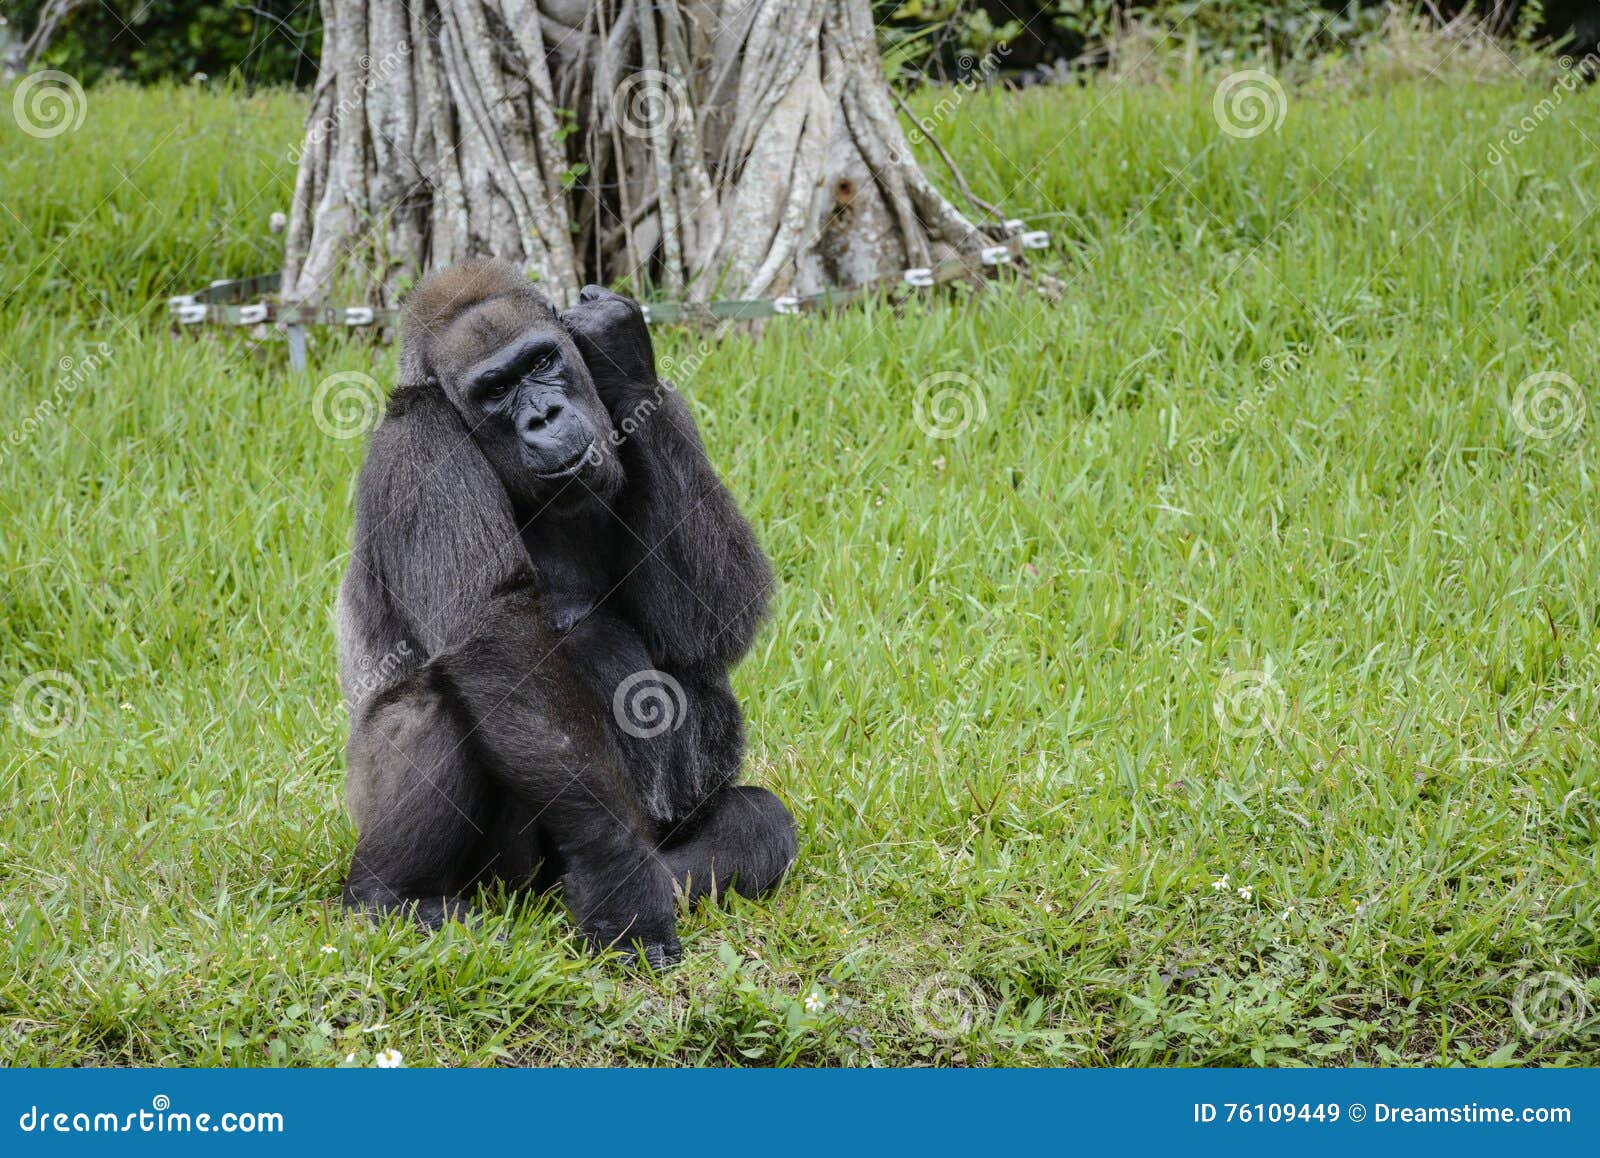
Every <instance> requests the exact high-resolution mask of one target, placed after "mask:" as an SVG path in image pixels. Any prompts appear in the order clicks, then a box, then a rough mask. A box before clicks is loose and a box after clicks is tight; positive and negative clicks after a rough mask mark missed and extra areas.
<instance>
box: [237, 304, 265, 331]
mask: <svg viewBox="0 0 1600 1158" xmlns="http://www.w3.org/2000/svg"><path fill="white" fill-rule="evenodd" d="M266 320H267V303H266V302H258V303H256V304H255V305H253V306H240V307H239V324H240V325H241V326H253V325H255V324H256V323H257V322H264V321H266Z"/></svg>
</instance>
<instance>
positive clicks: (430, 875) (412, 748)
mask: <svg viewBox="0 0 1600 1158" xmlns="http://www.w3.org/2000/svg"><path fill="white" fill-rule="evenodd" d="M427 683H428V677H427V673H426V672H422V673H418V675H416V676H414V677H412V678H411V679H409V680H407V681H406V682H404V683H403V684H401V685H399V686H398V687H396V688H394V689H392V690H390V691H388V692H385V693H383V694H382V695H380V696H379V697H377V698H376V699H375V700H374V701H373V702H372V703H371V704H370V705H368V707H367V709H366V710H365V711H364V713H363V715H362V718H361V719H360V720H359V721H357V722H356V724H355V725H354V726H353V727H352V730H351V736H350V767H351V769H352V771H353V772H354V773H355V774H353V775H352V776H351V777H350V778H349V785H350V812H351V815H352V816H353V817H354V818H355V821H356V827H357V829H358V830H359V832H360V834H361V835H360V839H359V840H358V841H357V842H356V852H355V858H354V860H353V861H352V862H351V865H350V876H349V878H348V880H347V881H346V883H345V887H344V904H345V906H346V907H347V908H350V909H354V910H358V911H362V912H366V913H368V914H371V915H373V916H382V915H384V914H386V913H404V914H405V915H408V916H412V917H415V918H416V919H417V920H418V921H420V922H422V923H423V924H425V925H427V926H429V927H430V928H435V929H436V928H438V927H439V926H440V925H442V924H443V923H444V922H445V921H447V920H451V919H462V918H464V917H466V916H467V915H468V909H467V906H466V905H465V904H464V903H463V902H461V901H460V900H458V899H457V897H456V894H457V891H458V890H459V889H460V887H461V886H462V884H464V883H465V877H466V876H467V875H470V871H471V866H469V865H468V864H467V863H466V861H467V858H468V854H469V852H470V850H471V848H472V846H473V845H474V843H475V842H476V840H477V838H478V837H479V836H480V835H481V833H482V831H483V823H484V815H483V814H484V808H483V805H484V787H485V786H484V783H483V780H482V778H481V774H480V773H479V771H478V769H477V768H475V767H474V766H473V764H472V761H471V755H470V749H469V747H468V746H467V745H466V744H465V743H464V742H463V740H464V737H463V736H462V729H461V728H460V726H459V724H458V723H457V721H456V719H455V718H454V714H453V713H452V712H451V711H450V710H449V705H448V704H447V703H446V702H445V701H444V700H443V699H442V698H441V697H440V696H439V694H438V693H437V692H436V691H434V690H432V689H430V688H429V687H428V686H427Z"/></svg>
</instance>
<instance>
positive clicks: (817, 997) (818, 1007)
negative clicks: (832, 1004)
mask: <svg viewBox="0 0 1600 1158" xmlns="http://www.w3.org/2000/svg"><path fill="white" fill-rule="evenodd" d="M827 1005H828V999H827V998H825V997H823V996H822V994H821V993H820V992H819V991H818V990H815V989H813V990H812V991H811V992H810V993H808V994H806V1012H807V1013H821V1012H822V1011H823V1010H824V1009H825V1008H827Z"/></svg>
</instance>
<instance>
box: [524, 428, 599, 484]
mask: <svg viewBox="0 0 1600 1158" xmlns="http://www.w3.org/2000/svg"><path fill="white" fill-rule="evenodd" d="M592 453H594V439H592V438H591V439H590V440H589V441H588V442H587V443H585V444H584V447H583V449H582V450H580V451H578V453H577V454H575V455H573V456H572V458H571V459H570V460H569V461H568V462H567V463H566V465H564V466H559V467H557V468H556V469H555V470H548V471H547V470H536V471H534V472H533V473H534V474H535V475H537V476H538V477H539V478H542V479H563V478H571V477H572V476H573V475H575V474H577V473H578V471H579V470H581V469H582V467H583V464H584V463H585V462H587V461H588V460H589V455H591V454H592Z"/></svg>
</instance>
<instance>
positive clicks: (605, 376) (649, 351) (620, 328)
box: [561, 285, 656, 407]
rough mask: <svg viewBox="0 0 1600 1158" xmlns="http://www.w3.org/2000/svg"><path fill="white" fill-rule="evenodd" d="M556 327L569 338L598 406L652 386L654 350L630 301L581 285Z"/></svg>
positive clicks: (601, 288) (641, 316)
mask: <svg viewBox="0 0 1600 1158" xmlns="http://www.w3.org/2000/svg"><path fill="white" fill-rule="evenodd" d="M561 324H562V325H563V326H564V327H566V330H567V332H568V333H569V334H571V335H572V340H573V342H575V343H576V344H577V347H578V353H579V354H581V355H583V360H584V362H585V363H586V364H587V365H588V367H589V375H590V377H592V378H593V379H594V385H595V389H596V390H598V391H599V393H600V400H601V401H602V402H604V403H605V404H606V405H607V406H608V407H615V406H616V405H617V404H618V403H619V402H621V401H622V400H623V399H625V398H626V397H628V396H629V394H630V393H633V392H635V391H640V390H649V389H651V388H653V387H654V386H655V384H656V354H655V348H654V347H653V346H652V345H651V344H650V329H649V327H648V326H646V325H645V321H644V311H643V310H642V309H640V308H639V303H638V302H636V301H634V300H633V299H632V298H625V297H623V296H622V295H621V294H619V293H612V292H611V291H610V290H608V289H606V288H605V287H604V286H598V285H586V286H584V287H583V289H582V290H581V291H580V292H579V294H578V304H577V305H575V306H573V307H572V308H571V309H570V310H567V311H565V312H564V313H562V315H561Z"/></svg>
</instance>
